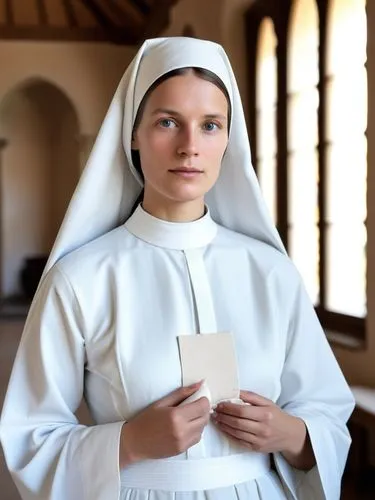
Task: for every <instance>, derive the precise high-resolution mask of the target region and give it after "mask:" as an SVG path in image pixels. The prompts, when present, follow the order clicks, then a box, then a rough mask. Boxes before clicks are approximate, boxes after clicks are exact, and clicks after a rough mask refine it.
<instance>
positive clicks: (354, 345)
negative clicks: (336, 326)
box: [326, 330, 366, 351]
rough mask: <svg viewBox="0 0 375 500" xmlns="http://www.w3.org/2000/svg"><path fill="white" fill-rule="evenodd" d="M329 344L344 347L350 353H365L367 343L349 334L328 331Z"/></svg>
mask: <svg viewBox="0 0 375 500" xmlns="http://www.w3.org/2000/svg"><path fill="white" fill-rule="evenodd" d="M326 335H327V339H328V342H329V343H330V344H331V345H333V346H337V347H342V348H344V349H348V350H350V351H364V350H365V349H366V341H365V340H361V339H358V338H357V337H354V336H352V335H349V334H347V333H339V332H332V331H330V330H326Z"/></svg>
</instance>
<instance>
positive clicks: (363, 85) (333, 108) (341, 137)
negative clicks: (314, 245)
mask: <svg viewBox="0 0 375 500" xmlns="http://www.w3.org/2000/svg"><path fill="white" fill-rule="evenodd" d="M366 24H367V23H366V2H365V0H333V1H331V3H330V9H329V16H328V32H327V33H328V43H327V73H326V80H325V85H326V95H327V107H326V119H327V122H326V123H327V127H326V132H327V135H326V212H325V230H326V242H327V244H326V261H327V289H326V307H327V309H329V310H332V311H336V312H338V313H342V314H350V315H352V316H359V317H364V316H365V315H366V239H367V231H366V178H367V139H366V129H367V71H366V59H367V56H366V42H367V25H366ZM349 263H350V264H349ZM348 264H349V265H348Z"/></svg>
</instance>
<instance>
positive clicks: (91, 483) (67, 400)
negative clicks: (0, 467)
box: [0, 267, 123, 500]
mask: <svg viewBox="0 0 375 500" xmlns="http://www.w3.org/2000/svg"><path fill="white" fill-rule="evenodd" d="M83 325H84V318H83V317H82V313H81V311H80V309H79V305H78V302H77V301H76V298H75V295H74V291H73V290H72V288H71V287H70V284H69V283H68V281H67V279H66V278H65V276H64V275H63V273H62V272H61V271H59V270H58V269H57V268H56V267H55V268H53V269H52V270H51V271H50V273H49V274H48V275H47V276H46V278H45V279H44V281H43V283H42V285H41V286H40V288H39V291H38V293H37V296H36V298H35V299H34V303H33V306H32V308H31V311H30V314H29V316H28V319H27V322H26V325H25V330H24V332H23V336H22V339H21V343H20V346H19V349H18V352H17V356H16V360H15V363H14V367H13V371H12V375H11V378H10V383H9V387H8V391H7V394H6V398H5V402H4V407H3V413H2V418H1V425H0V438H1V443H2V446H3V449H4V454H5V459H6V462H7V466H8V468H9V470H10V473H11V474H12V477H13V480H14V481H15V483H16V486H17V488H18V490H19V492H20V494H21V497H22V499H23V500H36V499H38V500H47V499H48V500H118V498H119V493H120V491H119V490H120V479H119V460H118V453H119V438H120V432H121V427H122V424H123V423H122V422H115V423H109V424H104V425H95V426H92V427H86V426H83V425H79V423H78V421H77V419H76V417H75V414H74V412H75V411H76V410H77V408H78V406H79V404H80V402H81V399H82V395H83V387H84V369H85V342H84V338H83V335H82V331H83Z"/></svg>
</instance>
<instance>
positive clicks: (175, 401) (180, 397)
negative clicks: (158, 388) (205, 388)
mask: <svg viewBox="0 0 375 500" xmlns="http://www.w3.org/2000/svg"><path fill="white" fill-rule="evenodd" d="M202 382H203V381H201V382H197V383H196V384H192V385H189V386H187V387H179V388H178V389H176V390H175V391H173V392H170V393H169V394H167V396H165V397H164V398H161V399H159V401H156V403H154V405H153V406H154V407H157V408H163V407H167V406H178V405H179V404H180V403H182V401H184V400H185V399H186V398H188V397H189V396H191V395H192V394H194V392H196V391H197V390H198V389H199V387H200V386H201V384H202Z"/></svg>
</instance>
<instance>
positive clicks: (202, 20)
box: [166, 0, 375, 387]
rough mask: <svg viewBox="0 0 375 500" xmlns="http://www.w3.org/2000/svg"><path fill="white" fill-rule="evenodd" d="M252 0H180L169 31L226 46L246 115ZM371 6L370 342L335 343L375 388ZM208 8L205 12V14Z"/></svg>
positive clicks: (361, 379) (342, 358)
mask: <svg viewBox="0 0 375 500" xmlns="http://www.w3.org/2000/svg"><path fill="white" fill-rule="evenodd" d="M251 3H252V0H206V1H205V2H202V1H199V0H198V1H196V0H180V2H179V3H178V4H177V6H176V7H175V8H174V11H173V15H172V25H171V26H170V28H169V29H168V31H167V32H166V34H167V35H175V36H176V35H180V34H181V33H182V29H183V27H184V26H185V24H190V25H191V26H192V27H193V28H194V29H195V32H196V35H197V36H198V37H200V38H207V39H211V40H215V41H217V42H219V43H221V44H222V45H223V46H224V48H225V49H226V51H227V53H228V55H229V58H230V60H231V62H232V65H233V69H234V72H235V74H236V77H237V81H238V85H239V88H240V92H241V96H242V99H243V103H244V110H245V114H246V111H247V102H248V88H247V85H248V81H247V73H246V45H245V25H244V13H245V12H246V10H247V9H248V8H249V6H250V5H251ZM367 5H368V7H367V10H368V24H369V29H368V37H369V40H368V78H369V119H368V162H369V169H368V275H367V280H368V326H367V339H368V345H367V347H366V348H365V349H361V350H358V351H352V350H348V349H347V348H344V347H334V351H335V353H336V355H337V358H338V360H339V362H340V364H341V366H342V369H343V371H344V373H345V375H346V377H347V378H348V380H349V381H350V383H353V384H369V385H372V386H373V387H375V260H374V259H373V258H372V256H373V255H375V169H373V168H371V166H372V164H373V163H374V162H375V92H373V91H372V89H375V35H374V33H375V2H369V1H368V2H367ZM203 11H204V12H203Z"/></svg>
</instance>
